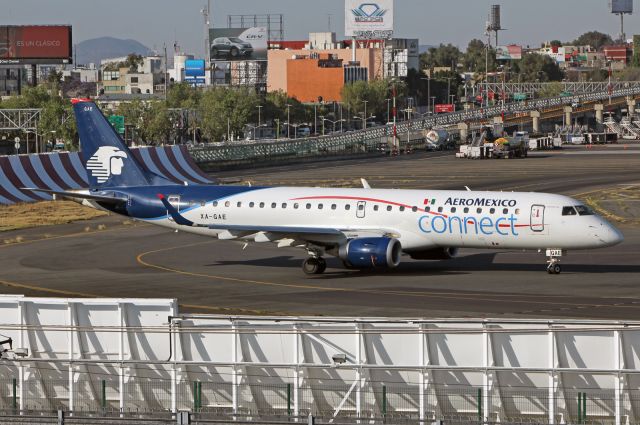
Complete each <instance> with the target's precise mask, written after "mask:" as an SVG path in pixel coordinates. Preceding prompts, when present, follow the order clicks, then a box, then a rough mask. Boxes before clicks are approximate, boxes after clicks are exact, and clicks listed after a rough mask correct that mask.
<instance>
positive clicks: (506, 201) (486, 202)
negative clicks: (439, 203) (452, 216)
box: [444, 198, 518, 207]
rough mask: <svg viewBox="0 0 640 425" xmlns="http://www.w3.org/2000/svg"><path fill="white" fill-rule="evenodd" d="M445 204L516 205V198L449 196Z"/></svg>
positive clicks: (470, 205) (464, 205)
mask: <svg viewBox="0 0 640 425" xmlns="http://www.w3.org/2000/svg"><path fill="white" fill-rule="evenodd" d="M444 204H445V205H455V206H463V207H515V206H516V205H517V204H518V202H517V201H516V200H515V199H487V198H447V201H446V202H445V203H444Z"/></svg>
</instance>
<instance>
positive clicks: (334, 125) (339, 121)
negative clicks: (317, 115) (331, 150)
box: [322, 118, 344, 136]
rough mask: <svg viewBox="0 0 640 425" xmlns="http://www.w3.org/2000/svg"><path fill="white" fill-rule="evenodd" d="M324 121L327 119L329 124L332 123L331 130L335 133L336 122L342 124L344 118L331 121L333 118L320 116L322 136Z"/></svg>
mask: <svg viewBox="0 0 640 425" xmlns="http://www.w3.org/2000/svg"><path fill="white" fill-rule="evenodd" d="M325 121H329V122H330V123H331V124H333V132H334V133H335V132H336V124H337V123H340V124H342V121H344V120H343V119H339V120H336V121H333V120H330V119H329V118H322V130H323V131H322V135H323V136H324V122H325Z"/></svg>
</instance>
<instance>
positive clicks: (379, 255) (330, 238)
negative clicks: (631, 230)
mask: <svg viewBox="0 0 640 425" xmlns="http://www.w3.org/2000/svg"><path fill="white" fill-rule="evenodd" d="M73 103H74V111H75V115H76V121H77V126H78V131H79V133H80V141H81V147H82V152H83V156H84V162H85V165H86V168H87V174H88V177H89V181H90V189H89V190H84V191H73V192H54V191H49V190H42V189H36V188H30V189H31V190H40V191H43V192H48V193H53V194H57V195H61V196H64V197H68V198H71V199H75V200H79V201H80V202H83V203H85V204H86V205H90V206H92V207H94V208H99V209H105V210H109V211H112V212H115V213H118V214H122V215H126V216H128V217H131V218H134V219H136V220H140V221H144V222H147V223H151V224H155V225H158V226H163V227H166V228H169V229H178V230H181V231H186V232H191V233H195V234H199V235H203V236H211V237H216V238H218V239H220V240H242V241H247V242H273V243H275V244H277V246H278V247H298V248H302V249H304V250H305V251H306V252H307V253H308V258H307V259H306V260H304V262H303V265H302V269H303V271H304V272H305V273H306V274H319V273H323V272H324V271H325V269H326V266H327V263H326V261H325V259H324V257H325V256H326V255H332V256H335V257H338V258H339V259H341V260H342V261H343V263H344V265H345V266H346V267H348V268H356V269H388V268H395V267H397V266H398V265H399V264H400V262H401V257H402V254H406V255H408V256H410V257H411V258H414V259H419V260H434V259H448V258H452V257H454V256H456V254H457V252H458V250H459V249H460V248H479V249H531V250H545V253H546V256H547V257H548V261H547V263H548V266H547V270H548V272H549V273H553V274H557V273H560V271H561V268H560V264H559V259H560V257H561V256H562V255H563V254H564V253H565V251H566V250H574V249H576V250H577V249H592V248H602V247H608V246H612V245H616V244H618V243H620V242H622V240H623V236H622V234H621V233H620V231H618V230H617V229H616V228H615V227H614V226H613V225H611V224H610V223H609V222H607V221H606V220H605V219H604V218H602V217H600V216H599V215H597V214H595V213H594V212H593V211H592V210H591V209H590V208H589V207H587V206H585V205H584V204H583V203H581V202H579V201H577V200H575V199H572V198H570V197H567V196H562V195H554V194H546V193H518V192H475V191H470V190H467V191H450V190H396V189H371V188H370V187H369V185H368V184H367V183H366V181H364V180H363V185H364V187H363V188H354V189H334V188H309V187H247V186H217V185H202V186H186V185H183V186H180V185H176V184H174V183H171V182H169V181H167V180H165V179H164V178H162V177H160V176H158V175H156V174H153V173H150V172H148V171H145V170H144V168H143V167H141V165H140V164H138V163H137V162H136V160H135V158H134V156H133V155H132V154H131V152H130V151H129V149H128V148H127V147H126V145H125V144H124V143H123V142H122V140H121V139H120V137H119V136H118V134H117V133H116V132H115V131H114V130H113V128H112V127H111V125H110V124H109V123H108V121H107V120H106V119H105V118H104V116H103V115H102V113H101V112H100V110H99V109H98V108H97V106H96V105H95V104H94V103H93V102H92V101H91V100H89V99H74V101H73Z"/></svg>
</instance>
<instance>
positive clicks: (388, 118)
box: [385, 99, 392, 122]
mask: <svg viewBox="0 0 640 425" xmlns="http://www.w3.org/2000/svg"><path fill="white" fill-rule="evenodd" d="M385 100H386V101H387V122H390V121H391V108H390V105H391V100H392V99H385Z"/></svg>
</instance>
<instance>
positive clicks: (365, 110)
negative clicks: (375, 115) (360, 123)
mask: <svg viewBox="0 0 640 425" xmlns="http://www.w3.org/2000/svg"><path fill="white" fill-rule="evenodd" d="M362 102H363V103H364V116H365V117H366V116H367V103H369V101H368V100H363V101H362ZM364 129H365V130H366V129H367V121H366V120H365V121H364Z"/></svg>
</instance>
